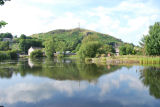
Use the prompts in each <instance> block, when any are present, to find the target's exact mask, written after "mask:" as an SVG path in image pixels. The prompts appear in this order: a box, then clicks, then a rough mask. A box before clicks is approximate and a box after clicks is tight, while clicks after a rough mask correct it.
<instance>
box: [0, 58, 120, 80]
mask: <svg viewBox="0 0 160 107" xmlns="http://www.w3.org/2000/svg"><path fill="white" fill-rule="evenodd" d="M120 67H121V66H112V67H110V68H109V69H108V66H102V65H101V66H97V65H95V64H85V63H81V62H77V61H74V60H71V59H63V60H58V59H54V60H50V59H36V60H32V59H19V61H18V62H17V63H16V64H4V65H3V67H1V68H0V76H1V77H3V78H4V77H6V78H11V77H12V75H13V73H16V74H17V73H20V75H21V76H27V75H28V74H32V75H34V76H41V77H48V78H53V79H57V80H87V81H95V80H96V79H98V78H99V77H100V76H102V75H103V74H107V73H110V72H113V71H115V70H116V69H119V68H120Z"/></svg>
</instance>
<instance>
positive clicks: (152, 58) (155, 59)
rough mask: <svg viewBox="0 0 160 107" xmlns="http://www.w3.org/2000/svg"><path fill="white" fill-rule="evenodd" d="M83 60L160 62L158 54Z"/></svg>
mask: <svg viewBox="0 0 160 107" xmlns="http://www.w3.org/2000/svg"><path fill="white" fill-rule="evenodd" d="M85 61H92V62H93V63H109V64H143V65H145V64H160V56H136V55H124V56H111V57H100V58H86V59H85Z"/></svg>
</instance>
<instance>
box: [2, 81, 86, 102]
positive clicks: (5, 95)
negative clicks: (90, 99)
mask: <svg viewBox="0 0 160 107" xmlns="http://www.w3.org/2000/svg"><path fill="white" fill-rule="evenodd" d="M85 88H86V84H85V83H84V82H81V85H80V86H79V83H77V82H73V81H56V80H55V81H51V80H50V82H41V83H39V84H36V83H25V82H24V83H17V84H14V85H12V86H10V87H7V88H0V92H1V93H0V103H8V104H14V103H17V102H26V103H36V102H39V101H41V100H45V99H49V98H51V97H52V96H54V94H56V92H57V91H58V92H61V93H65V94H67V95H68V97H69V96H72V94H73V92H77V91H82V90H84V89H85Z"/></svg>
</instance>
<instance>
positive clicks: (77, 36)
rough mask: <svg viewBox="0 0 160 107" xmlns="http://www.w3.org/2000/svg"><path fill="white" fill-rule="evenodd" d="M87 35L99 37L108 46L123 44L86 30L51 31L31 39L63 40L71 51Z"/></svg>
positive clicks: (104, 35) (113, 38) (111, 37)
mask: <svg viewBox="0 0 160 107" xmlns="http://www.w3.org/2000/svg"><path fill="white" fill-rule="evenodd" d="M88 35H97V36H98V37H99V40H100V41H101V42H102V43H103V44H109V45H114V44H115V43H117V44H121V43H123V42H122V41H121V40H120V39H117V38H115V37H113V36H110V35H108V34H102V33H98V32H95V31H91V30H87V29H79V28H75V29H70V30H64V29H59V30H53V31H50V32H47V33H39V34H33V35H31V37H33V38H37V39H41V40H43V41H45V40H48V39H49V38H52V37H54V38H56V39H57V40H63V41H65V42H66V43H67V46H68V50H70V51H73V50H75V49H76V47H77V46H79V45H80V44H81V41H82V40H83V38H84V37H85V36H88Z"/></svg>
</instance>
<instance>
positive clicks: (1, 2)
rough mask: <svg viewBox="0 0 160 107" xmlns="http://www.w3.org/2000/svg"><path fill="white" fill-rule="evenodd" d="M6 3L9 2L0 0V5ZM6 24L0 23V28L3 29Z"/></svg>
mask: <svg viewBox="0 0 160 107" xmlns="http://www.w3.org/2000/svg"><path fill="white" fill-rule="evenodd" d="M6 1H10V0H0V5H4V3H5V2H6ZM6 24H7V23H6V22H5V21H0V28H2V27H4V26H5V25H6Z"/></svg>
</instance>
